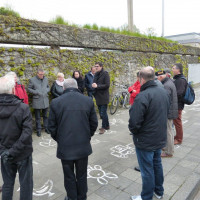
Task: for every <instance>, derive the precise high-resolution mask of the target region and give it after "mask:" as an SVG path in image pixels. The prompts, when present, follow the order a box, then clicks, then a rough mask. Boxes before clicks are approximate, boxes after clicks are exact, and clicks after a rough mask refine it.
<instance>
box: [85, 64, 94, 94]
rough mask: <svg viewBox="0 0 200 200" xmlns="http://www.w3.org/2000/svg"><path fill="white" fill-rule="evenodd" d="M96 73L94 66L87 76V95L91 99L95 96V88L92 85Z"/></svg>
mask: <svg viewBox="0 0 200 200" xmlns="http://www.w3.org/2000/svg"><path fill="white" fill-rule="evenodd" d="M95 72H96V67H95V66H93V67H91V71H89V72H88V73H87V74H86V75H85V87H86V89H87V93H88V96H89V97H92V96H93V93H94V88H93V87H92V83H93V80H94V74H95Z"/></svg>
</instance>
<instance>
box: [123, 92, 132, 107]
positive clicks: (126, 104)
mask: <svg viewBox="0 0 200 200" xmlns="http://www.w3.org/2000/svg"><path fill="white" fill-rule="evenodd" d="M129 101H130V94H129V93H126V95H125V97H124V107H125V108H126V109H129V108H130V107H131V105H130V103H129Z"/></svg>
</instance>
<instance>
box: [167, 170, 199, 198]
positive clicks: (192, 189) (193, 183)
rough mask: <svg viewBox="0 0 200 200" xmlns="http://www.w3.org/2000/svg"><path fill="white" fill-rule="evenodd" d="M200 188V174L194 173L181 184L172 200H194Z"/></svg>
mask: <svg viewBox="0 0 200 200" xmlns="http://www.w3.org/2000/svg"><path fill="white" fill-rule="evenodd" d="M199 189H200V174H197V173H195V172H194V173H193V174H192V175H191V176H190V177H189V178H188V179H186V181H185V182H184V183H183V184H182V185H181V187H180V188H179V189H178V190H177V192H176V193H175V194H174V195H173V197H172V198H171V200H180V199H181V200H193V199H194V197H195V196H196V194H197V192H198V190H199Z"/></svg>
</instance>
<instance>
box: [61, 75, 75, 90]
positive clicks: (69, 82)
mask: <svg viewBox="0 0 200 200" xmlns="http://www.w3.org/2000/svg"><path fill="white" fill-rule="evenodd" d="M63 87H64V90H66V89H67V88H77V89H78V85H77V81H76V80H75V79H74V78H68V79H65V81H64V84H63Z"/></svg>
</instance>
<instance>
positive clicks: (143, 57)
mask: <svg viewBox="0 0 200 200" xmlns="http://www.w3.org/2000/svg"><path fill="white" fill-rule="evenodd" d="M0 43H6V44H13V45H14V44H26V45H46V46H47V48H37V47H30V48H16V47H12V48H4V47H1V48H0V76H2V75H4V74H5V73H7V72H8V71H10V70H11V71H15V72H16V73H17V74H18V76H19V77H20V79H21V80H22V82H24V83H25V84H26V83H27V81H28V79H29V78H30V77H32V76H34V75H35V73H36V70H37V69H38V67H40V68H41V67H42V68H44V70H45V71H46V75H47V76H48V78H49V80H50V82H52V81H53V80H55V78H56V74H57V72H63V73H64V74H65V76H66V77H68V76H71V74H72V71H73V70H74V69H78V70H80V71H81V72H82V73H83V74H85V73H86V72H87V71H88V70H89V69H90V67H91V66H93V65H94V64H95V62H97V61H101V62H103V64H104V67H105V69H106V70H107V71H109V73H110V76H111V81H114V80H115V81H119V82H120V83H122V84H132V83H133V82H134V81H135V76H136V72H137V71H138V70H139V69H141V68H142V67H144V66H148V65H151V66H152V67H154V68H155V69H161V68H166V67H171V66H172V64H173V63H176V62H181V63H182V64H183V66H184V73H185V75H187V71H188V68H187V66H188V64H194V63H199V62H200V49H199V48H195V47H187V46H182V45H179V44H176V43H167V42H161V41H156V40H148V39H144V38H137V37H129V36H125V35H119V34H112V33H106V32H100V31H92V30H87V29H80V28H75V27H71V26H64V25H54V24H49V23H43V22H38V21H31V20H26V19H21V18H13V17H5V16H0ZM49 47H52V48H49ZM59 47H78V48H82V50H78V49H76V50H66V49H60V48H59Z"/></svg>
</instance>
